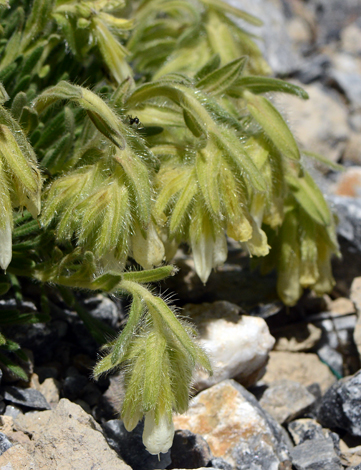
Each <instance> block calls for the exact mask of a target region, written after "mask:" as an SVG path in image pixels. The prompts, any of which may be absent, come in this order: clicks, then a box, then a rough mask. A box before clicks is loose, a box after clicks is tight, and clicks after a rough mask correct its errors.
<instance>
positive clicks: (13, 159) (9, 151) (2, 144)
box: [0, 124, 39, 194]
mask: <svg viewBox="0 0 361 470" xmlns="http://www.w3.org/2000/svg"><path fill="white" fill-rule="evenodd" d="M0 155H2V156H3V158H4V159H5V160H6V162H7V164H8V165H9V168H10V169H11V171H12V172H13V173H14V175H15V176H16V177H17V178H18V179H19V181H21V184H22V185H23V186H24V187H25V189H26V190H27V191H29V192H30V193H34V194H35V193H36V192H37V191H38V189H39V186H38V184H39V182H38V181H37V178H36V174H35V173H34V171H33V168H32V167H31V166H30V165H29V162H28V161H27V159H26V158H25V156H24V154H23V152H22V150H21V149H20V147H19V145H18V143H17V141H16V139H15V137H14V136H13V134H12V132H11V131H10V129H9V128H8V127H7V126H4V125H1V124H0Z"/></svg>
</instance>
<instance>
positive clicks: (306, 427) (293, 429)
mask: <svg viewBox="0 0 361 470" xmlns="http://www.w3.org/2000/svg"><path fill="white" fill-rule="evenodd" d="M287 429H288V432H289V433H290V434H291V436H292V439H293V441H294V443H295V444H296V445H299V444H302V443H303V442H305V441H312V440H314V439H323V438H324V435H323V432H322V426H321V425H320V424H318V422H317V421H316V420H314V419H309V418H304V419H296V420H295V421H292V422H291V423H288V425H287Z"/></svg>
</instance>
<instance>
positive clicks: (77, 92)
mask: <svg viewBox="0 0 361 470" xmlns="http://www.w3.org/2000/svg"><path fill="white" fill-rule="evenodd" d="M81 97H82V93H81V87H78V86H75V85H71V84H70V83H68V82H65V81H61V82H59V83H58V84H57V85H55V86H53V87H51V88H48V89H47V90H45V91H43V93H41V95H40V96H38V97H37V98H36V100H35V101H34V103H33V107H34V109H36V111H37V112H38V114H40V113H42V112H43V111H45V109H46V108H48V107H49V106H51V105H53V104H54V103H56V101H58V100H79V99H80V98H81Z"/></svg>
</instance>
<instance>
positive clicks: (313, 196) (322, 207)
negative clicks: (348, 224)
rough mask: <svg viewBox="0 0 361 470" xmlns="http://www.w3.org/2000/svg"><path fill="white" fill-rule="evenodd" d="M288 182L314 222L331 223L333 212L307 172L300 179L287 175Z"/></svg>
mask: <svg viewBox="0 0 361 470" xmlns="http://www.w3.org/2000/svg"><path fill="white" fill-rule="evenodd" d="M286 181H287V184H288V185H289V186H290V188H291V190H292V193H293V195H294V196H295V198H296V199H297V202H298V203H299V204H300V206H301V207H302V208H303V209H304V210H305V211H306V212H307V214H308V215H309V216H310V217H312V219H313V220H314V221H316V222H317V223H319V224H321V225H329V224H330V223H331V220H332V219H331V212H330V209H329V207H328V205H327V203H326V201H325V198H324V197H323V194H322V192H321V191H320V189H319V188H318V186H317V185H316V183H315V182H314V181H313V179H312V178H311V176H310V175H309V174H308V173H307V172H305V174H304V176H303V177H300V178H297V177H296V176H293V175H291V174H288V175H286Z"/></svg>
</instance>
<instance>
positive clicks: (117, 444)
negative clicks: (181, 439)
mask: <svg viewBox="0 0 361 470" xmlns="http://www.w3.org/2000/svg"><path fill="white" fill-rule="evenodd" d="M103 430H104V434H105V437H106V439H107V441H108V444H109V446H110V447H111V448H112V449H114V450H115V451H116V453H117V454H118V455H119V456H120V457H121V458H122V459H123V460H124V462H126V463H127V464H128V465H130V466H131V467H132V469H133V470H153V469H154V468H157V469H164V468H167V467H168V465H169V464H170V463H171V458H170V451H168V452H167V453H166V454H160V455H159V459H158V456H157V455H151V454H150V453H149V452H147V451H146V449H145V447H144V444H143V441H142V434H143V423H142V422H141V423H139V424H138V425H137V426H136V427H135V429H134V430H133V431H132V432H128V431H127V430H126V429H125V427H124V424H123V422H122V421H121V420H120V419H113V420H110V421H108V422H106V423H104V424H103Z"/></svg>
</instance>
